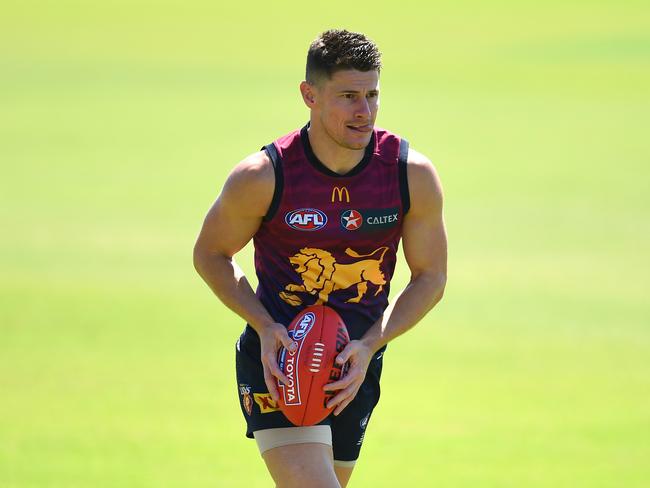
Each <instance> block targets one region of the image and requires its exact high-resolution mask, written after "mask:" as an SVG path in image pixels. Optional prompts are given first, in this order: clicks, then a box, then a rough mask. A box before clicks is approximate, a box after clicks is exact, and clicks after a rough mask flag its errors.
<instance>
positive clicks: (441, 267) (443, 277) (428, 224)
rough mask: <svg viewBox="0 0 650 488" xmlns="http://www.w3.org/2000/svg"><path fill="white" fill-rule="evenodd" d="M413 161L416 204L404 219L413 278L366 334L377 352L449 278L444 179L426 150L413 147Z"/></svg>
mask: <svg viewBox="0 0 650 488" xmlns="http://www.w3.org/2000/svg"><path fill="white" fill-rule="evenodd" d="M408 163H409V164H408V167H407V171H408V181H409V189H410V194H411V209H410V211H409V212H408V214H407V215H406V217H405V219H404V227H403V234H402V239H403V246H404V256H405V258H406V262H407V263H408V266H409V269H410V271H411V279H410V281H409V283H408V285H407V286H406V288H404V290H402V292H401V293H400V294H399V295H398V296H397V298H396V299H395V300H393V302H392V303H391V304H390V305H389V307H388V308H387V309H386V311H385V312H384V314H383V316H382V318H381V319H380V321H378V322H377V323H376V324H375V325H374V326H373V327H372V328H371V329H370V330H368V332H367V333H366V334H365V335H364V337H363V338H362V341H363V342H364V343H365V344H366V345H367V346H368V347H369V348H370V349H371V350H372V351H373V352H374V351H377V350H378V349H380V348H381V347H382V346H384V345H386V344H387V343H388V342H390V341H391V340H393V339H394V338H396V337H397V336H399V335H401V334H403V333H404V332H406V331H407V330H409V329H410V328H411V327H413V326H414V325H415V324H417V323H418V322H419V321H420V320H421V319H422V318H423V317H424V316H425V315H426V314H427V312H428V311H429V310H431V309H432V308H433V307H434V306H435V304H436V303H438V302H439V301H440V299H441V298H442V295H443V292H444V289H445V284H446V281H447V233H446V231H445V224H444V220H443V215H442V186H441V184H440V179H439V178H438V175H437V173H436V170H435V168H434V167H433V165H432V164H431V162H430V161H429V160H428V159H426V158H425V157H424V156H422V155H421V154H418V153H416V152H415V151H411V152H410V153H409V161H408Z"/></svg>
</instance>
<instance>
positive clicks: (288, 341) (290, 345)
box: [279, 329, 298, 352]
mask: <svg viewBox="0 0 650 488" xmlns="http://www.w3.org/2000/svg"><path fill="white" fill-rule="evenodd" d="M279 335H280V342H281V343H282V345H283V346H284V348H285V349H286V350H288V351H289V352H296V350H297V349H298V343H297V342H296V341H294V340H293V339H292V338H291V337H289V333H288V332H287V331H286V329H284V330H282V331H281V332H280V333H279Z"/></svg>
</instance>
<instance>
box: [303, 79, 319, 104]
mask: <svg viewBox="0 0 650 488" xmlns="http://www.w3.org/2000/svg"><path fill="white" fill-rule="evenodd" d="M315 92H316V90H315V87H314V85H312V84H311V83H309V82H307V81H303V82H302V83H300V93H301V94H302V100H303V102H305V105H307V107H309V108H313V107H314V104H315V103H316V93H315Z"/></svg>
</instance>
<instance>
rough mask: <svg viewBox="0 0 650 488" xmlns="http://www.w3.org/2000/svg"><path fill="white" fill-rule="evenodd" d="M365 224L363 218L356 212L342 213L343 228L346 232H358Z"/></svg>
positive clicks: (347, 211)
mask: <svg viewBox="0 0 650 488" xmlns="http://www.w3.org/2000/svg"><path fill="white" fill-rule="evenodd" d="M361 224H363V217H362V216H361V214H360V213H359V212H357V211H356V210H346V211H345V212H343V213H341V227H343V228H344V229H345V230H357V229H358V228H359V227H361Z"/></svg>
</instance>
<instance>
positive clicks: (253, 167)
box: [221, 151, 275, 216]
mask: <svg viewBox="0 0 650 488" xmlns="http://www.w3.org/2000/svg"><path fill="white" fill-rule="evenodd" d="M274 190H275V172H274V170H273V164H272V163H271V160H270V158H269V156H268V154H266V151H258V152H256V153H253V154H251V155H249V156H247V157H245V158H244V159H243V160H241V161H240V162H239V163H238V164H237V165H236V166H235V167H234V168H233V170H232V171H231V172H230V175H228V179H227V180H226V183H225V184H224V187H223V191H222V193H221V199H223V200H226V201H227V202H228V203H235V204H242V203H245V209H246V210H244V209H242V210H244V211H245V212H246V213H248V210H249V211H250V212H251V213H252V214H255V215H259V216H263V215H265V214H266V211H267V210H268V208H269V205H270V204H271V200H272V199H273V192H274Z"/></svg>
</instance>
